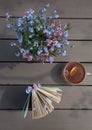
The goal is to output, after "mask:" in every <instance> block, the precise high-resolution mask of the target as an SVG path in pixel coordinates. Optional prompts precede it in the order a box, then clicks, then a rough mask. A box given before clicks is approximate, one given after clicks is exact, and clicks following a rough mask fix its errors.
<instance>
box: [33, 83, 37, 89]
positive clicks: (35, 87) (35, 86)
mask: <svg viewBox="0 0 92 130" xmlns="http://www.w3.org/2000/svg"><path fill="white" fill-rule="evenodd" d="M33 87H34V90H35V91H36V90H37V89H38V86H37V85H36V84H35V83H34V84H33Z"/></svg>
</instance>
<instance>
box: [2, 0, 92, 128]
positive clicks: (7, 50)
mask: <svg viewBox="0 0 92 130" xmlns="http://www.w3.org/2000/svg"><path fill="white" fill-rule="evenodd" d="M48 2H49V3H50V4H51V7H50V9H48V10H49V11H48V14H50V12H51V10H53V9H57V10H58V12H59V14H60V17H61V21H62V22H70V23H72V30H71V31H70V34H69V40H70V42H71V44H74V45H75V48H74V49H69V50H68V55H67V56H66V57H61V56H58V57H57V58H56V59H55V62H54V63H52V64H49V63H46V64H44V65H43V64H41V63H28V62H26V61H25V60H23V59H22V57H20V58H16V56H15V55H14V52H15V50H16V49H15V48H14V47H11V46H10V43H11V41H13V40H15V41H16V37H15V34H14V33H13V32H12V31H11V30H9V29H7V28H6V23H7V22H6V21H5V13H6V12H7V11H8V12H11V13H12V15H13V16H22V15H23V14H24V12H25V11H26V10H27V9H29V8H33V9H36V10H39V9H40V8H41V7H42V6H43V5H44V4H45V3H46V2H45V1H43V0H34V1H33V0H16V1H13V0H8V1H6V0H0V130H25V129H26V130H31V129H32V130H36V129H39V130H92V87H91V86H92V76H86V78H85V80H84V81H83V82H82V83H81V84H79V85H77V86H71V85H69V84H66V83H65V82H63V81H62V80H60V78H59V75H58V72H59V70H60V69H61V68H62V66H64V65H65V64H66V63H67V62H70V61H79V62H81V63H82V64H83V65H84V67H85V68H86V71H87V72H91V73H92V0H62V1H61V0H48ZM38 5H39V6H38ZM37 81H39V82H40V83H41V84H45V85H47V86H48V84H50V85H51V86H53V85H57V86H60V85H61V86H63V87H62V89H63V91H64V92H63V96H62V102H61V103H60V104H59V105H55V110H54V112H52V113H51V114H49V115H48V116H46V117H45V118H43V119H39V120H32V119H31V112H29V114H28V117H27V118H26V119H23V116H22V115H21V109H22V106H23V104H24V100H25V99H26V94H25V88H26V87H27V86H28V85H29V84H32V83H34V82H37Z"/></svg>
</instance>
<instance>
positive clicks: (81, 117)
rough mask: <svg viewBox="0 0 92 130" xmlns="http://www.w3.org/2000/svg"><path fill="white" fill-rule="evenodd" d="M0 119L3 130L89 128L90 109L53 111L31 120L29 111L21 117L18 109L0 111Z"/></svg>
mask: <svg viewBox="0 0 92 130" xmlns="http://www.w3.org/2000/svg"><path fill="white" fill-rule="evenodd" d="M0 121H1V122H0V129H4V130H7V129H9V130H12V129H13V130H16V129H17V130H20V129H21V130H25V129H27V130H30V129H32V130H36V129H48V130H51V129H52V130H56V129H58V130H61V129H62V130H87V129H88V130H91V129H92V111H81V110H80V111H79V110H76V111H75V110H74V111H69V110H65V111H64V110H62V111H54V112H52V113H51V114H49V115H48V116H46V117H45V118H42V119H39V120H32V119H31V114H30V112H29V113H28V117H27V118H26V119H23V116H21V112H20V111H13V112H12V111H0Z"/></svg>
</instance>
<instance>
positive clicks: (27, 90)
mask: <svg viewBox="0 0 92 130" xmlns="http://www.w3.org/2000/svg"><path fill="white" fill-rule="evenodd" d="M32 89H33V88H32V86H28V87H27V89H26V93H27V94H29V93H30V92H32Z"/></svg>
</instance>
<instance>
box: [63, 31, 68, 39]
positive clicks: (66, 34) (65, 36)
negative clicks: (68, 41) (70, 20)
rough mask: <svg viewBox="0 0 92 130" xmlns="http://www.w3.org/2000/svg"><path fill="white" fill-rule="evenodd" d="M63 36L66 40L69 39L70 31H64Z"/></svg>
mask: <svg viewBox="0 0 92 130" xmlns="http://www.w3.org/2000/svg"><path fill="white" fill-rule="evenodd" d="M63 36H64V38H67V37H68V30H65V31H64V34H63Z"/></svg>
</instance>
